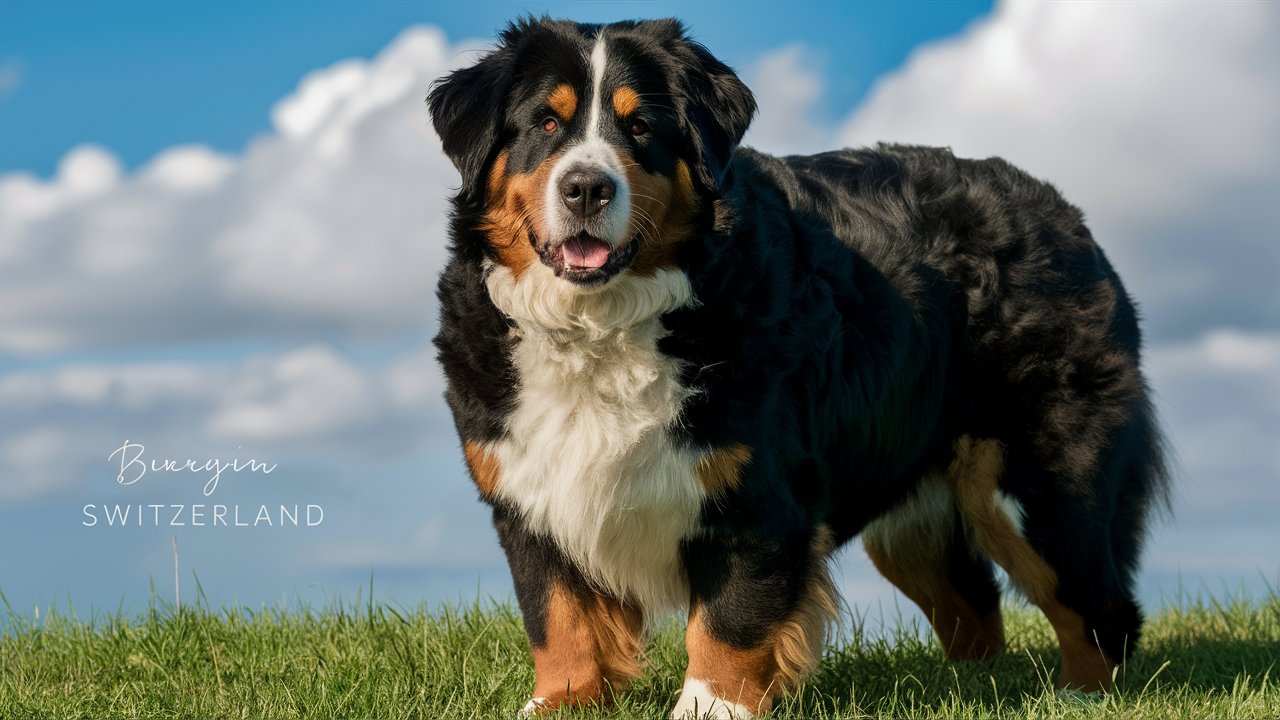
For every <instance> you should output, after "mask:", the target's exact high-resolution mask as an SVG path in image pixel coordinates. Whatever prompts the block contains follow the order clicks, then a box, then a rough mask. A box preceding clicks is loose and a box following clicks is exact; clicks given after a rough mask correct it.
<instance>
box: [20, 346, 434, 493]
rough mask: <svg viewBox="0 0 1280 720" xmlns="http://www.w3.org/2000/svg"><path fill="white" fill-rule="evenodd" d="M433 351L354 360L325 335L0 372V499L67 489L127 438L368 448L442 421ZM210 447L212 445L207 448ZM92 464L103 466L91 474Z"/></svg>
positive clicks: (326, 449)
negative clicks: (242, 349) (239, 353)
mask: <svg viewBox="0 0 1280 720" xmlns="http://www.w3.org/2000/svg"><path fill="white" fill-rule="evenodd" d="M442 390H443V388H442V386H441V384H440V379H439V374H438V372H437V371H436V370H435V367H434V361H433V351H432V350H431V349H430V348H429V347H427V346H423V347H419V348H415V349H412V350H409V351H406V352H404V353H402V354H400V355H398V356H396V357H394V358H393V359H391V360H389V361H387V362H379V363H367V362H365V363H362V362H357V361H356V360H354V359H352V358H348V357H344V356H343V355H341V354H339V353H337V352H336V351H334V350H333V349H332V348H330V347H328V346H325V345H318V344H317V345H308V346H303V347H300V348H297V349H295V350H291V351H287V352H284V353H280V354H263V355H252V356H250V357H247V358H243V359H240V360H236V361H231V362H204V363H197V362H139V363H130V364H124V365H113V364H106V363H74V364H67V365H60V366H55V367H53V368H49V369H44V370H30V371H21V372H12V373H8V374H6V375H3V376H0V425H2V426H3V427H5V428H21V430H20V431H18V432H13V433H6V434H5V435H4V436H3V437H0V478H3V479H4V482H0V501H14V500H24V499H31V498H35V497H40V496H44V495H50V494H54V493H58V492H62V491H65V490H69V489H72V488H74V487H76V486H77V484H78V483H79V482H80V481H81V480H82V479H83V478H84V476H85V471H86V468H93V467H97V468H100V469H102V468H106V467H107V463H106V458H107V455H108V454H109V453H110V452H111V451H112V450H113V449H115V448H118V447H120V445H121V444H122V443H123V442H124V441H125V440H131V441H133V442H139V443H142V444H143V445H154V446H155V447H156V448H160V449H162V450H163V451H164V452H166V453H171V454H174V455H172V456H174V457H177V456H182V457H213V456H218V455H219V454H220V453H225V452H226V451H227V450H228V449H231V448H251V449H252V450H254V451H256V452H260V453H265V454H267V455H273V456H278V455H280V454H282V453H287V452H299V451H302V452H305V453H306V454H308V455H326V454H327V455H335V454H336V455H339V456H341V457H345V458H352V457H355V458H360V457H377V456H378V455H379V454H380V453H384V452H386V451H388V450H394V451H399V452H403V451H405V450H407V449H410V448H412V447H415V446H417V445H420V444H421V443H422V442H423V441H424V440H426V439H427V438H428V436H429V435H430V434H431V433H436V434H440V433H442V432H443V431H445V430H446V428H445V426H444V425H443V424H442V423H438V422H436V420H438V419H439V413H440V399H439V398H440V393H441V391H442ZM210 453H212V455H211V454H210ZM100 474H101V473H100Z"/></svg>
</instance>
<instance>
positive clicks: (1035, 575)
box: [947, 436, 1116, 691]
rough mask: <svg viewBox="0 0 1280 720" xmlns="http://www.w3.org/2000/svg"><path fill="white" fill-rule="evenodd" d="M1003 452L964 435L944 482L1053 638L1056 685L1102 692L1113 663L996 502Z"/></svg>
mask: <svg viewBox="0 0 1280 720" xmlns="http://www.w3.org/2000/svg"><path fill="white" fill-rule="evenodd" d="M1003 472H1004V451H1003V449H1002V448H1001V447H1000V443H999V442H997V441H995V440H990V439H982V440H974V439H973V438H970V437H968V436H965V437H962V438H960V440H958V441H957V442H956V459H955V460H954V461H953V462H952V463H951V466H950V467H948V468H947V481H948V482H950V483H951V485H952V491H953V492H954V493H955V495H956V499H957V501H958V502H959V505H960V511H961V513H963V514H964V516H965V519H966V521H968V523H969V526H970V528H971V529H972V530H973V535H974V540H975V542H977V544H978V547H979V548H981V549H982V551H983V552H985V553H986V554H987V555H989V556H990V557H991V559H992V560H995V561H996V562H998V563H1000V565H1001V567H1003V568H1004V569H1005V571H1006V572H1008V573H1009V578H1010V579H1011V580H1012V581H1013V582H1014V583H1015V584H1016V585H1017V586H1018V588H1019V589H1021V590H1022V591H1023V592H1024V593H1026V595H1027V599H1029V600H1030V601H1031V602H1032V603H1034V604H1035V605H1036V606H1037V607H1039V608H1040V610H1041V611H1042V612H1044V615H1045V617H1046V618H1048V619H1049V624H1050V625H1052V626H1053V630H1054V633H1055V634H1057V636H1058V646H1059V648H1060V649H1061V650H1062V672H1061V674H1060V675H1059V678H1058V684H1059V685H1061V686H1067V687H1075V688H1080V689H1083V690H1090V691H1092V690H1107V689H1109V688H1110V687H1111V671H1112V670H1113V669H1114V668H1115V666H1116V663H1115V662H1114V661H1113V660H1111V659H1110V658H1108V657H1106V655H1105V654H1104V653H1103V652H1102V650H1101V649H1100V648H1099V647H1098V645H1097V642H1096V641H1095V640H1094V639H1093V638H1090V637H1088V635H1087V632H1086V626H1085V622H1084V619H1083V618H1082V617H1080V615H1079V614H1078V613H1076V612H1075V611H1074V610H1072V609H1071V608H1069V607H1067V606H1066V605H1063V604H1062V603H1061V602H1059V601H1058V599H1057V591H1058V574H1057V573H1056V572H1054V570H1053V568H1052V567H1050V566H1049V564H1048V563H1047V562H1045V560H1044V558H1042V557H1040V555H1039V553H1037V552H1036V551H1035V549H1034V548H1032V547H1031V545H1030V544H1029V543H1028V542H1027V541H1026V539H1025V538H1023V537H1022V535H1021V534H1019V533H1018V529H1017V528H1015V527H1014V526H1013V523H1012V522H1011V521H1010V520H1009V517H1008V516H1007V515H1006V514H1005V513H1004V512H1003V511H1002V510H1001V509H1000V508H999V506H998V505H997V503H996V491H997V490H998V489H999V488H998V482H999V480H1000V475H1001V474H1002V473H1003Z"/></svg>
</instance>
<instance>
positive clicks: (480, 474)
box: [462, 440, 502, 497]
mask: <svg viewBox="0 0 1280 720" xmlns="http://www.w3.org/2000/svg"><path fill="white" fill-rule="evenodd" d="M462 454H463V456H465V457H466V459H467V467H468V468H469V469H470V470H471V479H472V480H474V481H475V484H476V487H478V488H480V492H481V493H482V494H484V495H485V497H492V496H493V489H494V488H495V487H497V485H498V476H499V475H500V474H501V472H502V466H501V465H499V464H498V458H497V457H495V456H494V454H493V453H491V452H489V451H488V450H485V449H484V446H483V445H481V444H480V443H478V442H476V441H475V440H468V441H466V442H464V443H463V444H462Z"/></svg>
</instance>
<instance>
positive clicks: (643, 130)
mask: <svg viewBox="0 0 1280 720" xmlns="http://www.w3.org/2000/svg"><path fill="white" fill-rule="evenodd" d="M627 129H628V130H630V131H631V134H632V135H635V136H636V137H640V136H641V135H646V134H648V132H649V125H648V123H646V122H645V121H643V120H632V121H631V127H629V128H627Z"/></svg>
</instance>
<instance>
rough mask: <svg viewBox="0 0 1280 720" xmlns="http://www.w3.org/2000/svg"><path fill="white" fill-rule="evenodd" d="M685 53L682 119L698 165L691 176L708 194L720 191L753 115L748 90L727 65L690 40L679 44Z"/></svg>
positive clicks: (753, 109) (754, 103)
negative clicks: (725, 174) (686, 121)
mask: <svg viewBox="0 0 1280 720" xmlns="http://www.w3.org/2000/svg"><path fill="white" fill-rule="evenodd" d="M683 44H684V47H685V50H686V52H685V53H681V55H684V57H685V63H684V64H685V66H686V67H685V68H684V74H685V78H686V83H687V87H686V90H685V92H686V94H687V98H686V100H687V103H688V104H687V106H686V115H687V117H688V118H689V122H690V123H691V125H692V126H691V127H690V128H689V131H690V136H691V137H692V138H693V143H694V151H695V152H696V153H697V156H698V162H697V166H696V168H695V170H696V172H695V175H696V177H697V179H698V180H699V181H701V183H702V184H703V186H704V187H705V188H706V189H708V190H711V191H715V190H717V189H718V188H719V187H720V181H721V180H722V179H723V177H724V171H725V169H726V167H727V166H728V163H729V158H730V157H732V156H733V151H734V149H735V148H737V147H738V143H739V142H741V141H742V136H743V135H744V134H745V133H746V132H747V126H749V125H750V124H751V118H752V116H754V115H755V113H756V99H755V96H754V95H752V93H751V89H750V88H748V87H747V86H746V84H745V83H743V82H742V80H741V79H739V78H738V76H737V74H736V73H734V72H733V69H732V68H730V67H729V66H728V65H725V64H724V63H722V62H720V61H719V60H717V59H716V58H715V56H713V55H712V54H711V52H710V51H709V50H707V49H706V48H705V47H703V46H702V45H700V44H699V43H697V42H694V41H692V40H687V39H685V40H683Z"/></svg>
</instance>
